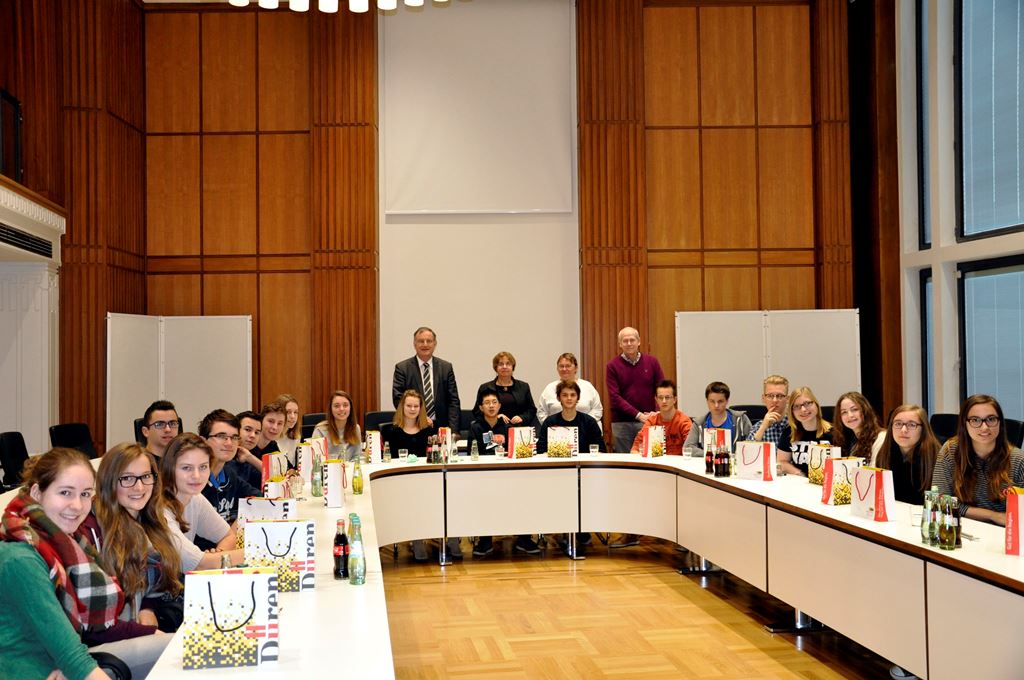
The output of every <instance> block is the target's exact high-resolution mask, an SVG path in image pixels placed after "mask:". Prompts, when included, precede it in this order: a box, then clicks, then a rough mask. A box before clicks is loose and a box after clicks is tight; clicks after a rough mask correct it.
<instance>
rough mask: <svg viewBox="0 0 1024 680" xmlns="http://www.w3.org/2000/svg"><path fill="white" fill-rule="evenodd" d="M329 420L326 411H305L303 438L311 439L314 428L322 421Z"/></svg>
mask: <svg viewBox="0 0 1024 680" xmlns="http://www.w3.org/2000/svg"><path fill="white" fill-rule="evenodd" d="M324 420H327V414H326V413H303V414H302V438H303V439H309V438H310V437H312V436H313V430H315V429H316V426H317V424H318V423H320V422H321V421H324Z"/></svg>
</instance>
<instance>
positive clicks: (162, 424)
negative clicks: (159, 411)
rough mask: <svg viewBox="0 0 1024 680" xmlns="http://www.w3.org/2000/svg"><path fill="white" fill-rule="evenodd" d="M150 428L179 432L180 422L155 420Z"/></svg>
mask: <svg viewBox="0 0 1024 680" xmlns="http://www.w3.org/2000/svg"><path fill="white" fill-rule="evenodd" d="M149 427H152V428H153V429H155V430H177V429H178V421H177V420H155V421H153V422H152V423H150V424H149Z"/></svg>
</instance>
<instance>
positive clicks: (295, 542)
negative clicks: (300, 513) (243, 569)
mask: <svg viewBox="0 0 1024 680" xmlns="http://www.w3.org/2000/svg"><path fill="white" fill-rule="evenodd" d="M245 561H246V563H247V564H249V565H251V566H254V567H274V568H276V569H277V587H278V590H280V591H281V592H282V593H291V592H296V591H300V592H308V591H312V590H313V588H314V587H315V586H316V578H315V577H316V522H314V521H313V520H311V519H283V520H262V519H259V520H251V521H250V522H248V523H247V524H246V529H245Z"/></svg>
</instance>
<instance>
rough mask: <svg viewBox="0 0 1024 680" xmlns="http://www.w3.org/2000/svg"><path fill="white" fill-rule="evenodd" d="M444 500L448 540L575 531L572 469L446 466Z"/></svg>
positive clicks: (575, 491) (576, 513)
mask: <svg viewBox="0 0 1024 680" xmlns="http://www.w3.org/2000/svg"><path fill="white" fill-rule="evenodd" d="M447 496H448V501H447V507H448V535H449V536H491V535H499V536H500V535H504V534H533V533H560V532H574V531H576V530H577V529H578V527H579V483H578V473H577V469H576V468H575V467H570V468H565V467H552V468H549V469H528V470H517V469H514V468H505V467H501V468H497V469H490V470H464V469H459V468H458V467H454V468H452V467H449V468H448V473H447Z"/></svg>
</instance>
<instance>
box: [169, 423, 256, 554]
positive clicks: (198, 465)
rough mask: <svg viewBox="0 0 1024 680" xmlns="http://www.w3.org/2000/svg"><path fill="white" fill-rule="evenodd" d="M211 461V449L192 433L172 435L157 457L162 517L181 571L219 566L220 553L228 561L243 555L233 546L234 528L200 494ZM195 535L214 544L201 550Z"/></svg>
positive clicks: (243, 552)
mask: <svg viewBox="0 0 1024 680" xmlns="http://www.w3.org/2000/svg"><path fill="white" fill-rule="evenodd" d="M211 460H213V449H211V448H210V445H209V444H207V443H206V442H205V441H203V439H202V438H201V437H199V435H196V434H192V433H191V432H185V433H184V434H179V435H178V436H177V437H175V438H174V440H173V441H172V442H171V445H170V446H168V447H167V452H166V453H165V454H164V457H163V458H162V459H161V460H160V476H161V478H162V479H163V481H164V500H165V501H166V502H165V505H164V518H165V519H166V520H167V528H168V529H169V530H170V532H171V539H172V540H173V541H174V545H175V547H176V548H177V549H178V554H179V555H180V557H181V569H182V571H184V572H189V571H192V570H194V569H215V568H218V567H220V566H221V557H222V556H223V555H228V557H229V558H230V560H231V564H240V563H241V562H242V561H243V560H244V557H245V551H244V550H236V549H235V531H234V529H232V528H231V527H230V525H228V523H227V522H225V521H224V518H223V517H221V516H220V515H218V514H217V510H216V509H215V508H214V507H213V506H212V505H210V501H208V500H206V497H205V496H203V489H205V488H206V486H207V484H209V483H210V461H211ZM197 538H201V539H204V540H205V541H206V542H207V543H212V544H213V545H214V546H215V547H214V548H212V549H211V550H209V551H206V552H204V551H203V550H201V549H200V548H199V546H197V545H196V544H195V543H194V541H195V540H196V539H197Z"/></svg>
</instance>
